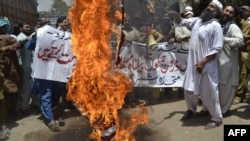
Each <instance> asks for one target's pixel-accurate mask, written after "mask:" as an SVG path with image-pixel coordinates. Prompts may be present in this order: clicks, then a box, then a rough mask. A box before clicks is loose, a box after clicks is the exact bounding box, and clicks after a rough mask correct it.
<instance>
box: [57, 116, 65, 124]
mask: <svg viewBox="0 0 250 141" xmlns="http://www.w3.org/2000/svg"><path fill="white" fill-rule="evenodd" d="M58 125H59V126H64V125H65V122H64V120H63V119H62V118H59V119H58Z"/></svg>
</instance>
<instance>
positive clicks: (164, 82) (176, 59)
mask: <svg viewBox="0 0 250 141" xmlns="http://www.w3.org/2000/svg"><path fill="white" fill-rule="evenodd" d="M187 55H188V49H187V48H183V47H182V46H181V44H179V43H174V44H168V43H167V42H162V43H159V44H158V45H157V46H154V47H152V48H150V47H147V46H146V44H141V43H137V42H132V43H129V44H125V45H124V46H123V48H122V49H121V52H120V58H121V60H122V61H121V64H122V66H123V67H120V68H119V69H120V70H121V71H122V72H124V73H125V74H127V75H128V76H130V77H131V78H132V79H133V81H134V87H182V84H183V81H184V74H185V71H186V65H187Z"/></svg>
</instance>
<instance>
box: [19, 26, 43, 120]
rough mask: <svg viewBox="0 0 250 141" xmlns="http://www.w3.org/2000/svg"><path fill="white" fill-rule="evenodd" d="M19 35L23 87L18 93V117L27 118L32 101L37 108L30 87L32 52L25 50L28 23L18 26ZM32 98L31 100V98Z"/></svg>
mask: <svg viewBox="0 0 250 141" xmlns="http://www.w3.org/2000/svg"><path fill="white" fill-rule="evenodd" d="M18 27H19V30H20V33H19V34H18V35H17V40H18V41H19V43H20V45H21V49H20V50H19V51H18V52H19V58H20V59H19V64H20V65H21V68H22V77H23V85H22V89H21V91H20V97H19V106H18V110H19V114H21V115H20V116H21V117H23V116H28V115H29V114H30V102H31V100H32V103H33V106H35V107H39V103H38V102H36V103H35V102H34V101H38V97H36V96H34V95H33V96H32V95H31V86H32V83H33V79H32V77H31V72H32V71H31V65H32V59H33V58H32V57H33V54H32V51H31V50H28V49H27V48H26V43H27V41H28V40H29V39H30V38H31V37H32V35H33V34H32V30H31V27H30V25H29V24H28V23H25V22H20V23H19V24H18ZM31 97H32V98H31Z"/></svg>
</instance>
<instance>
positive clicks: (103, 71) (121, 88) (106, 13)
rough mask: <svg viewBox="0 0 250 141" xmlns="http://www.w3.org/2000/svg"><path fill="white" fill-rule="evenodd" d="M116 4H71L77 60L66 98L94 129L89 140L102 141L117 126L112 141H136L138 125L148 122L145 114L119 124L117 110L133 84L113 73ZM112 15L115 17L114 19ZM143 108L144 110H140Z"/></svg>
mask: <svg viewBox="0 0 250 141" xmlns="http://www.w3.org/2000/svg"><path fill="white" fill-rule="evenodd" d="M118 3H119V0H74V7H72V8H71V9H69V12H68V15H69V19H70V21H71V28H72V37H71V39H72V51H73V54H74V55H75V56H76V58H77V63H76V65H75V68H74V70H73V74H72V77H71V78H70V81H69V83H68V94H67V98H68V99H69V100H71V101H73V102H74V103H76V104H77V106H78V107H79V109H81V112H82V113H83V114H84V113H87V115H88V117H89V120H90V124H91V125H92V126H93V127H95V128H94V129H95V130H93V132H92V134H91V136H90V137H91V138H92V139H94V140H97V141H100V140H102V139H101V135H102V132H103V131H104V130H106V129H107V128H109V127H110V126H113V125H115V126H116V135H115V138H114V139H115V140H117V141H122V140H126V141H130V140H135V139H134V137H133V136H131V134H132V132H133V131H134V130H135V127H136V126H137V125H138V124H145V123H147V122H148V118H147V114H148V113H147V110H146V108H142V111H140V112H141V113H139V112H137V113H134V114H132V115H131V118H130V119H129V120H128V121H127V122H123V124H120V122H122V121H121V120H120V119H119V116H118V110H119V109H121V108H122V106H123V104H124V98H125V96H126V94H127V93H128V92H130V91H131V90H132V80H131V79H130V78H129V77H128V76H127V75H125V74H123V73H121V72H120V71H118V70H114V69H113V64H112V50H111V47H110V43H109V41H110V37H111V31H112V27H111V21H114V19H119V18H121V14H122V13H121V12H120V13H119V10H115V12H114V14H112V9H111V8H113V7H118V5H119V4H118ZM113 15H114V16H113ZM142 107H143V106H142Z"/></svg>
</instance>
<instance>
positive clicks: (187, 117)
mask: <svg viewBox="0 0 250 141" xmlns="http://www.w3.org/2000/svg"><path fill="white" fill-rule="evenodd" d="M193 115H194V112H193V111H191V110H187V112H186V113H185V114H184V116H183V117H182V118H181V120H182V121H183V120H187V119H190V118H191V117H192V116H193Z"/></svg>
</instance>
